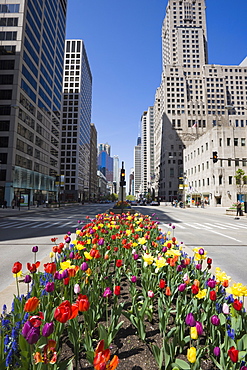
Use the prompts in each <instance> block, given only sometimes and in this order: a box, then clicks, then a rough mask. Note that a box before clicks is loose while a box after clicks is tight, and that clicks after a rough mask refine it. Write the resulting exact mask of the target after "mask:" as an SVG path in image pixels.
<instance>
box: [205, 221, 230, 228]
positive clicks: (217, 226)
mask: <svg viewBox="0 0 247 370" xmlns="http://www.w3.org/2000/svg"><path fill="white" fill-rule="evenodd" d="M205 224H207V225H210V226H212V224H210V223H209V222H205ZM214 227H216V228H218V229H222V230H226V229H227V228H226V227H223V226H219V225H216V224H214Z"/></svg>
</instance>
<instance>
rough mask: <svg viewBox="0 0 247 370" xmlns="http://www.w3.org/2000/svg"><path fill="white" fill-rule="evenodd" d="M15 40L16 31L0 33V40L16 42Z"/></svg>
mask: <svg viewBox="0 0 247 370" xmlns="http://www.w3.org/2000/svg"><path fill="white" fill-rule="evenodd" d="M16 38H17V32H16V31H13V32H11V31H6V32H0V40H1V41H5V40H16Z"/></svg>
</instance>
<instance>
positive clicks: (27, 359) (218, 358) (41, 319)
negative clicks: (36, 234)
mask: <svg viewBox="0 0 247 370" xmlns="http://www.w3.org/2000/svg"><path fill="white" fill-rule="evenodd" d="M79 226H80V227H78V229H77V230H76V232H75V234H70V233H68V234H67V235H66V236H65V237H64V240H63V241H62V242H59V241H58V240H57V238H52V239H51V241H52V243H53V244H52V251H51V253H50V262H49V263H46V264H44V265H43V266H41V264H40V262H39V261H37V257H38V247H37V246H36V247H33V249H32V252H33V255H34V262H33V263H28V264H27V269H28V273H27V274H25V276H23V274H22V271H21V270H22V264H21V263H20V262H15V263H14V265H13V269H12V272H13V274H14V277H15V279H16V282H17V294H16V296H15V297H14V300H13V305H12V310H11V311H10V312H9V311H8V310H7V308H6V307H3V313H2V315H1V320H0V370H2V369H25V370H27V369H95V370H114V369H116V368H118V369H119V370H127V369H128V370H130V368H131V369H132V370H141V369H143V370H155V369H166V370H178V369H193V370H196V369H208V370H209V369H210V370H213V369H221V370H230V369H231V370H240V369H241V370H247V363H246V361H247V334H246V328H247V315H246V312H245V309H244V307H243V298H244V296H246V295H247V288H246V287H245V286H243V285H242V284H240V283H239V284H233V285H231V286H230V278H229V277H228V276H227V275H226V273H225V272H223V271H221V270H220V269H219V268H216V270H215V274H214V275H213V274H212V273H211V265H212V260H211V259H210V258H208V257H207V253H206V251H205V250H204V249H203V248H195V249H194V256H193V257H189V256H188V255H187V254H186V253H185V251H184V248H183V244H182V243H179V242H178V241H177V240H176V237H175V236H174V227H173V226H172V225H170V227H169V228H168V230H167V231H166V232H162V231H161V229H160V228H159V224H158V222H157V221H154V220H152V218H150V217H149V216H142V215H139V214H135V215H130V214H122V215H114V214H111V213H109V214H100V215H97V216H96V217H95V219H88V220H87V224H81V225H80V224H79ZM20 276H22V279H24V281H25V283H26V284H27V294H26V295H25V296H23V295H22V296H20V294H19V278H20ZM128 334H129V337H128ZM129 338H130V339H129ZM137 346H138V347H137ZM122 347H123V348H128V350H129V351H130V352H129V354H131V351H132V353H133V355H134V354H137V353H138V354H139V362H138V364H135V363H134V364H133V363H132V365H133V366H132V367H131V366H130V362H128V361H125V357H124V354H126V357H127V352H123V351H121V348H122ZM138 350H139V352H138ZM144 354H146V355H147V354H148V356H149V358H148V359H145V356H144ZM151 356H153V357H151ZM146 360H147V361H148V362H147V363H146V364H145V361H146Z"/></svg>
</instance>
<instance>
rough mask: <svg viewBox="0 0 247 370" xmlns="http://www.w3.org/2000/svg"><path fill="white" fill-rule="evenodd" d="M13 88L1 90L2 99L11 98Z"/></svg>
mask: <svg viewBox="0 0 247 370" xmlns="http://www.w3.org/2000/svg"><path fill="white" fill-rule="evenodd" d="M11 99H12V90H0V100H11Z"/></svg>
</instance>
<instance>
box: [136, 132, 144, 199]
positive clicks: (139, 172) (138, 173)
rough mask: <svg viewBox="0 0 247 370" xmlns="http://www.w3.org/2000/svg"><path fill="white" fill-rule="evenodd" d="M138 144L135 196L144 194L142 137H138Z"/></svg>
mask: <svg viewBox="0 0 247 370" xmlns="http://www.w3.org/2000/svg"><path fill="white" fill-rule="evenodd" d="M136 144H137V145H136V146H135V148H134V188H135V194H134V195H135V196H136V197H137V198H139V196H140V194H143V187H142V161H141V149H142V147H141V137H140V136H139V137H138V139H137V143H136Z"/></svg>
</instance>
